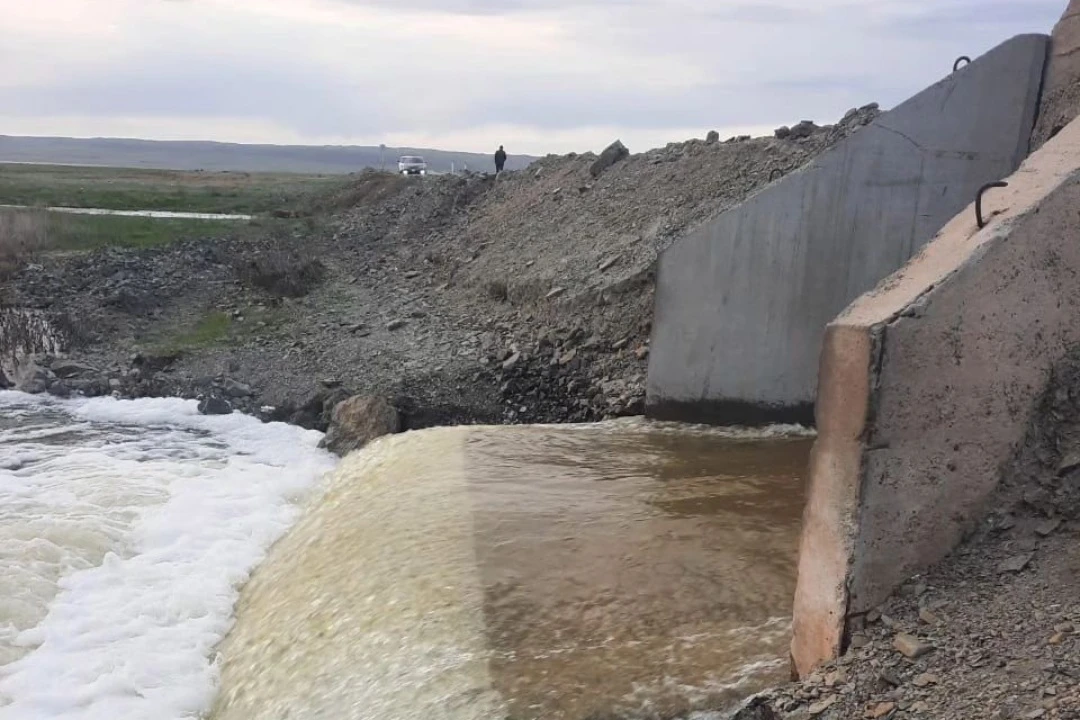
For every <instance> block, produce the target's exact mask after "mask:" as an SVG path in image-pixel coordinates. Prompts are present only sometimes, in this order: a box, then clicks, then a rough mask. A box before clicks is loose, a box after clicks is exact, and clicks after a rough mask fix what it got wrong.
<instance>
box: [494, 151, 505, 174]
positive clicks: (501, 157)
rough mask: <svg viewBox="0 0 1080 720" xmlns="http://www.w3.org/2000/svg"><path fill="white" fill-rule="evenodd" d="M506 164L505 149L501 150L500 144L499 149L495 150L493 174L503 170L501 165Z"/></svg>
mask: <svg viewBox="0 0 1080 720" xmlns="http://www.w3.org/2000/svg"><path fill="white" fill-rule="evenodd" d="M505 165H506V151H505V150H503V146H502V145H500V146H499V149H498V150H496V151H495V174H496V175H498V174H499V173H501V172H502V171H503V166H505Z"/></svg>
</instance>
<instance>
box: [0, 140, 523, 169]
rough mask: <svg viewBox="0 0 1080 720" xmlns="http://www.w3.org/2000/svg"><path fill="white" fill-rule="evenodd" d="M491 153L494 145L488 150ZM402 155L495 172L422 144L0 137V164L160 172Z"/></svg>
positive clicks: (340, 165) (371, 162)
mask: <svg viewBox="0 0 1080 720" xmlns="http://www.w3.org/2000/svg"><path fill="white" fill-rule="evenodd" d="M492 154H494V148H493V149H492ZM401 155H422V156H423V157H424V159H425V160H427V162H428V167H429V169H430V170H431V171H432V172H449V171H450V169H451V163H452V164H453V167H454V168H455V169H457V170H461V169H463V168H464V167H465V166H466V165H467V166H468V167H469V168H470V169H474V170H494V160H493V159H492V155H487V154H483V155H482V154H479V153H462V152H449V151H445V150H429V149H425V148H392V147H387V148H386V149H385V151H382V152H381V153H380V150H379V148H378V147H366V146H358V145H323V146H315V145H241V144H238V143H219V142H203V141H191V142H189V141H163V140H129V139H123V138H86V139H83V138H63V137H16V136H10V135H0V162H26V163H53V164H59V165H105V166H109V167H130V168H156V169H163V170H235V171H241V172H298V173H328V174H337V173H340V174H344V173H350V172H356V171H358V170H363V169H364V168H378V167H380V165H382V164H383V163H385V166H386V168H387V169H392V168H394V167H395V166H396V163H397V159H398V157H400V156H401ZM535 159H536V158H534V157H530V156H527V155H511V156H510V157H509V159H508V160H507V163H506V167H507V169H508V170H517V169H520V168H523V167H525V166H526V165H528V164H529V163H531V162H532V161H533V160H535Z"/></svg>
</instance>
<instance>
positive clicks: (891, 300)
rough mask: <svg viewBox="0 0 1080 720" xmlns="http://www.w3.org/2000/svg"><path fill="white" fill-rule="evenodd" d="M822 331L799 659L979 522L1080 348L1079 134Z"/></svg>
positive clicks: (823, 650) (837, 646)
mask: <svg viewBox="0 0 1080 720" xmlns="http://www.w3.org/2000/svg"><path fill="white" fill-rule="evenodd" d="M1008 182H1009V186H1008V187H1007V188H1001V189H995V190H994V191H992V192H993V195H990V194H988V195H987V197H986V201H985V205H986V210H987V213H988V214H989V213H992V214H993V217H992V219H991V220H990V222H989V224H988V225H987V226H986V227H985V228H983V229H982V230H980V229H978V228H977V226H976V222H975V213H974V208H973V207H967V208H965V209H964V211H963V212H962V213H961V214H959V215H958V216H957V217H955V218H954V219H953V220H952V221H951V222H950V223H949V224H948V225H946V226H945V227H944V228H943V229H942V230H941V232H940V233H939V234H938V235H937V236H936V237H935V239H934V240H933V241H932V242H931V243H930V244H928V245H927V246H926V247H925V248H924V249H923V251H922V252H921V253H920V254H919V255H918V256H917V257H916V258H914V259H913V260H912V261H911V262H910V263H908V264H907V266H905V267H904V268H903V269H902V270H900V271H899V272H897V273H895V274H894V275H892V276H891V277H889V278H887V279H886V280H885V281H883V282H882V283H881V284H880V285H879V286H878V288H877V289H875V290H874V291H872V292H870V293H867V294H865V295H863V296H862V297H860V298H859V299H857V300H856V301H855V302H854V303H852V304H851V305H850V306H849V307H848V308H847V309H846V310H845V311H844V312H843V313H842V314H841V315H840V316H839V317H837V318H836V319H835V320H834V321H833V322H832V323H830V324H829V326H828V328H827V330H826V332H825V336H824V347H823V350H822V354H821V369H820V383H819V392H818V403H817V419H818V432H819V436H818V440H817V443H816V446H815V449H814V452H813V456H812V461H811V467H810V487H809V495H808V503H807V506H806V510H805V514H804V524H803V535H802V541H801V548H800V558H799V580H798V588H797V591H796V597H795V607H794V639H793V642H792V657H793V659H794V663H795V668H796V670H797V671H798V672H799V673H800V674H806V673H807V672H809V671H810V670H811V669H812V668H813V667H814V666H816V665H817V664H819V663H821V662H823V661H827V660H829V659H832V658H834V657H836V656H837V655H838V654H839V653H840V652H842V651H843V649H844V642H845V640H844V637H845V633H846V631H847V630H848V629H850V628H849V627H848V626H849V625H850V623H851V622H852V620H853V619H855V618H857V617H859V616H860V615H862V614H864V613H866V612H868V611H869V610H871V609H872V608H874V607H875V606H876V605H878V604H879V603H881V602H882V601H883V600H884V599H886V598H887V597H888V595H889V594H890V593H891V592H892V591H893V590H894V589H895V588H897V587H898V586H899V585H900V584H901V583H902V582H904V581H905V580H906V579H907V578H909V577H911V576H913V575H916V574H918V573H920V572H923V571H925V570H926V569H928V568H929V567H930V566H931V565H933V564H935V563H936V562H938V561H940V560H942V559H943V558H944V557H945V556H946V555H947V554H948V553H949V552H950V551H951V550H952V549H953V548H954V547H956V545H957V544H958V543H959V542H960V541H961V539H962V538H963V536H964V534H965V533H967V532H968V531H970V530H971V529H972V528H973V526H974V524H975V523H977V522H978V521H979V520H980V519H981V518H982V517H983V516H984V514H985V512H986V510H987V503H988V501H989V499H990V498H991V496H992V494H993V493H994V491H995V489H996V488H997V487H998V484H999V482H1000V481H1001V478H1002V473H1003V472H1004V468H1005V467H1006V465H1007V464H1008V461H1009V459H1010V458H1011V457H1012V455H1013V454H1014V453H1015V452H1016V450H1017V448H1018V447H1019V446H1020V444H1021V443H1022V441H1023V439H1024V436H1025V433H1026V432H1027V430H1028V428H1029V426H1030V424H1031V422H1032V420H1033V415H1034V414H1035V413H1036V412H1037V404H1038V402H1039V399H1040V398H1041V397H1042V396H1043V394H1044V391H1045V389H1046V385H1047V383H1048V382H1049V378H1050V376H1051V371H1052V368H1053V367H1054V366H1055V365H1057V364H1058V363H1060V362H1061V361H1062V360H1063V359H1064V358H1065V357H1066V355H1068V353H1070V352H1072V351H1074V350H1075V349H1076V348H1078V347H1080V282H1078V281H1077V280H1078V278H1080V121H1074V122H1073V123H1072V124H1070V125H1068V126H1067V127H1066V128H1065V129H1064V130H1062V131H1060V132H1059V133H1058V135H1057V136H1056V137H1055V138H1054V139H1052V140H1050V142H1048V143H1047V144H1046V145H1045V146H1044V147H1043V148H1042V149H1041V150H1040V151H1039V152H1037V153H1035V154H1034V155H1032V156H1031V157H1030V158H1029V159H1028V160H1027V161H1025V163H1024V164H1023V165H1022V166H1021V168H1020V169H1019V170H1018V171H1017V172H1016V173H1015V174H1013V175H1012V176H1011V177H1009V178H1008Z"/></svg>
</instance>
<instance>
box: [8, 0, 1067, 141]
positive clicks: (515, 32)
mask: <svg viewBox="0 0 1080 720" xmlns="http://www.w3.org/2000/svg"><path fill="white" fill-rule="evenodd" d="M1066 4H1067V3H1066V0H762V1H760V2H757V1H754V0H0V17H2V18H3V28H2V29H0V67H2V68H4V71H3V72H2V73H0V134H10V135H71V136H77V137H90V136H121V137H144V138H155V139H209V140H226V141H234V142H270V143H303V144H342V143H348V144H365V145H373V144H379V143H380V142H385V143H387V144H389V145H411V146H420V147H440V148H445V149H454V150H477V151H483V152H487V151H489V150H491V149H492V148H493V147H494V146H495V145H497V144H500V143H502V144H505V145H506V147H507V149H508V150H509V151H511V152H525V153H534V154H541V153H546V152H567V151H571V150H578V151H583V150H598V149H602V148H603V146H604V145H606V144H607V143H608V142H610V141H611V140H613V139H614V138H616V137H620V138H622V139H623V141H624V142H626V143H627V144H628V145H629V146H630V148H631V149H632V150H634V151H640V150H645V149H647V148H648V147H654V146H658V145H662V144H664V143H666V142H668V141H671V140H682V139H686V138H688V137H700V136H702V135H704V133H705V132H706V131H707V130H709V129H714V128H715V129H717V130H719V131H720V132H721V134H722V135H725V136H726V135H732V134H737V133H742V132H746V133H753V134H761V133H766V132H770V131H771V130H772V128H774V127H776V126H777V125H781V124H790V123H792V122H795V121H798V120H800V119H803V118H808V119H814V120H817V121H819V122H822V123H824V122H831V121H833V120H835V119H836V118H837V117H839V116H840V115H842V114H843V112H844V111H845V110H847V109H848V108H849V107H853V106H856V105H862V104H865V103H868V102H871V101H878V102H880V103H881V104H882V106H884V107H889V106H891V105H894V104H896V103H897V102H899V101H901V100H903V99H904V98H905V97H907V96H909V95H910V94H912V93H913V92H916V91H918V90H919V89H921V88H922V87H924V86H925V85H927V84H929V83H932V82H934V81H936V80H938V79H940V78H941V77H942V76H943V75H945V74H947V73H948V71H949V70H950V68H951V66H952V63H953V60H954V59H955V58H956V57H957V56H959V55H971V56H973V57H974V56H976V55H978V54H981V53H983V52H985V51H986V50H988V49H990V48H991V47H993V46H994V45H995V44H997V43H998V42H1000V41H1002V40H1004V39H1006V38H1008V37H1010V36H1012V35H1014V34H1017V33H1022V32H1049V30H1050V29H1051V27H1052V26H1053V24H1054V22H1055V21H1056V20H1057V18H1058V17H1059V16H1060V14H1061V12H1062V11H1063V10H1064V7H1065V5H1066Z"/></svg>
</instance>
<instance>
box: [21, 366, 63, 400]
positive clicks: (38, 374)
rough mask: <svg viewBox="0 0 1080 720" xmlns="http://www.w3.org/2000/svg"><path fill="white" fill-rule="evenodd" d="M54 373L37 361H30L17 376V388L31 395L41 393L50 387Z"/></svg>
mask: <svg viewBox="0 0 1080 720" xmlns="http://www.w3.org/2000/svg"><path fill="white" fill-rule="evenodd" d="M53 377H54V376H53V374H52V373H51V372H50V371H49V370H47V369H46V368H43V367H41V366H40V365H38V364H37V363H35V362H28V363H26V364H25V365H24V366H23V367H22V368H20V369H19V372H18V374H17V375H16V376H15V389H16V390H20V391H22V392H24V393H29V394H31V395H39V394H41V393H43V392H45V391H46V390H47V389H48V388H49V382H50V381H51V380H52V379H53Z"/></svg>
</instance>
